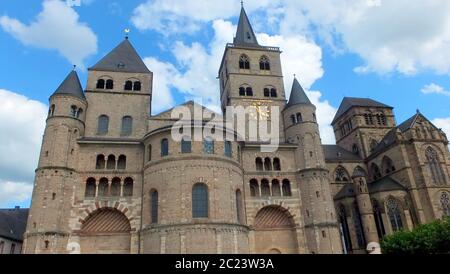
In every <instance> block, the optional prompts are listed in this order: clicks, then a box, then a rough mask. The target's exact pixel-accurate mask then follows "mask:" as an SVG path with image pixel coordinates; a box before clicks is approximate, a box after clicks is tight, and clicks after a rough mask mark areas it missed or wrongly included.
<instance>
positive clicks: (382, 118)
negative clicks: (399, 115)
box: [376, 113, 386, 126]
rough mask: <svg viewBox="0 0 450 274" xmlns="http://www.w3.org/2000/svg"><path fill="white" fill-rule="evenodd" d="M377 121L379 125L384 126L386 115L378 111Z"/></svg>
mask: <svg viewBox="0 0 450 274" xmlns="http://www.w3.org/2000/svg"><path fill="white" fill-rule="evenodd" d="M376 116H377V123H378V125H379V126H385V125H386V116H385V115H384V113H378V114H377V115H376Z"/></svg>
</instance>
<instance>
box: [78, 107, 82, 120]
mask: <svg viewBox="0 0 450 274" xmlns="http://www.w3.org/2000/svg"><path fill="white" fill-rule="evenodd" d="M81 114H83V109H82V108H79V109H78V110H77V115H76V118H77V119H79V118H80V117H81Z"/></svg>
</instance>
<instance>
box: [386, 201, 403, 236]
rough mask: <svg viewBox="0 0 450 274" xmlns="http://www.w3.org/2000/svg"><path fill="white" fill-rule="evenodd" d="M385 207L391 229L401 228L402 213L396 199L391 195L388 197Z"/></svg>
mask: <svg viewBox="0 0 450 274" xmlns="http://www.w3.org/2000/svg"><path fill="white" fill-rule="evenodd" d="M386 208H387V210H388V216H389V220H390V221H391V226H392V230H393V231H398V230H401V229H403V221H402V213H401V208H400V205H399V204H398V201H397V200H396V199H394V198H392V197H389V198H388V200H387V201H386Z"/></svg>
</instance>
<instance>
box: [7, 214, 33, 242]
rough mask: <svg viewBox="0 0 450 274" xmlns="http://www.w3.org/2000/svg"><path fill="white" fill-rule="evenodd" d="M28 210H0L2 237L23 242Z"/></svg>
mask: <svg viewBox="0 0 450 274" xmlns="http://www.w3.org/2000/svg"><path fill="white" fill-rule="evenodd" d="M28 211H29V210H28V209H21V208H15V209H0V237H4V238H8V239H11V240H15V241H19V242H21V241H23V234H24V233H25V229H26V226H27V219H28Z"/></svg>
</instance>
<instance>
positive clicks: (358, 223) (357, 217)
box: [352, 201, 366, 248]
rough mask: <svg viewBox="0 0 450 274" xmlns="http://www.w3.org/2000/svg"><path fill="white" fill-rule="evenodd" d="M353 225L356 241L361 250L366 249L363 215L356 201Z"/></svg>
mask: <svg viewBox="0 0 450 274" xmlns="http://www.w3.org/2000/svg"><path fill="white" fill-rule="evenodd" d="M352 214H353V223H354V224H355V233H356V239H357V241H358V246H359V247H360V248H365V247H366V238H365V237H364V229H363V225H362V220H361V214H360V213H359V207H358V204H357V203H356V201H355V202H354V203H353V206H352Z"/></svg>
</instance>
